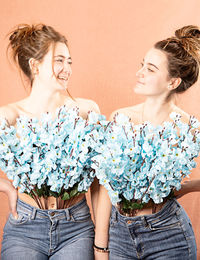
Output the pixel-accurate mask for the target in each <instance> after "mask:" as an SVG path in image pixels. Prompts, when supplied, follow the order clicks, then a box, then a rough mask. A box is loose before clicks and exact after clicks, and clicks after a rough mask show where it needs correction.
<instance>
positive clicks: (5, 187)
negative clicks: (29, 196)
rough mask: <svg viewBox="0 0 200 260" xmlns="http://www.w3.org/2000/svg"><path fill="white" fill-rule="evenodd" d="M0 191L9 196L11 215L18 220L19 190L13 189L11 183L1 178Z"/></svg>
mask: <svg viewBox="0 0 200 260" xmlns="http://www.w3.org/2000/svg"><path fill="white" fill-rule="evenodd" d="M0 191H2V192H5V194H6V195H7V196H8V201H9V207H10V211H11V214H12V215H13V217H14V218H16V219H17V218H18V214H17V189H15V188H14V187H13V185H12V183H11V182H10V181H8V180H6V179H2V178H0Z"/></svg>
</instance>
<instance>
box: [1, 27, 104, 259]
mask: <svg viewBox="0 0 200 260" xmlns="http://www.w3.org/2000/svg"><path fill="white" fill-rule="evenodd" d="M9 41H10V43H9V46H8V51H11V54H12V58H13V59H14V61H15V62H16V63H17V65H18V66H19V69H20V71H21V72H22V75H23V76H24V77H25V78H27V79H28V82H29V83H30V87H31V91H30V95H29V96H28V97H26V98H25V99H23V100H20V101H17V102H15V103H12V104H8V105H6V106H4V107H1V108H0V118H5V119H6V120H7V122H8V124H9V125H10V126H14V127H16V125H17V120H18V118H23V117H27V118H28V119H30V122H33V121H34V120H40V118H41V115H44V114H46V115H47V114H48V113H50V114H51V116H52V119H53V118H55V117H56V115H57V112H56V111H58V110H59V109H60V108H61V107H62V108H63V107H65V109H66V111H68V110H71V109H72V110H73V109H77V108H78V109H79V115H80V117H82V118H83V119H86V118H87V116H88V111H94V112H96V113H99V108H98V106H97V104H96V103H95V102H94V101H91V100H87V99H82V98H74V97H71V95H70V94H69V92H68V88H67V86H68V81H69V78H70V76H71V74H72V69H71V63H72V58H71V56H70V52H69V49H68V43H67V40H66V38H65V36H63V35H62V34H60V33H59V32H57V31H56V30H55V29H54V28H53V27H51V26H47V25H44V24H36V25H27V24H22V25H19V26H17V28H16V29H15V30H14V31H13V32H12V33H10V37H9ZM65 90H66V91H67V92H68V95H67V94H66V95H65V94H64V91H65ZM47 112H48V113H47ZM59 118H60V117H59ZM61 125H62V122H61ZM66 131H67V129H66ZM27 135H28V133H27ZM66 160H67V159H66ZM97 189H98V186H97V185H96V183H95V184H94V183H93V186H92V188H91V191H92V202H93V206H94V207H95V198H96V194H97ZM0 191H2V192H5V193H6V194H7V196H8V199H9V204H10V209H11V214H10V216H9V219H8V221H7V223H6V225H5V227H4V235H3V242H2V252H1V257H2V258H1V259H2V260H11V259H16V260H22V259H26V260H29V259H30V260H32V259H37V260H42V259H52V260H53V259H69V260H70V259H73V260H83V259H85V260H86V259H87V260H89V259H91V260H92V259H93V255H94V253H93V240H94V225H93V222H92V220H91V216H90V212H89V208H88V205H87V203H86V199H85V195H84V194H83V193H80V194H79V195H78V196H76V197H74V198H73V201H71V202H70V201H69V204H68V206H67V205H66V204H61V205H64V206H60V207H58V204H57V200H56V198H55V197H48V198H47V201H45V202H44V201H43V200H42V198H41V204H40V205H44V204H45V206H44V208H39V206H38V203H36V201H35V200H34V199H33V198H32V197H30V196H29V195H28V194H27V193H25V192H24V193H20V192H18V190H17V189H15V188H14V186H13V185H12V183H11V182H10V181H8V180H5V179H2V178H0ZM61 203H62V202H61ZM69 205H70V206H69Z"/></svg>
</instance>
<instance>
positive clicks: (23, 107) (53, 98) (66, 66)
mask: <svg viewBox="0 0 200 260" xmlns="http://www.w3.org/2000/svg"><path fill="white" fill-rule="evenodd" d="M29 65H30V68H31V71H32V73H33V75H34V80H33V84H32V89H31V93H30V95H29V96H28V97H27V98H25V99H23V100H20V101H18V102H16V103H12V104H8V105H6V106H4V107H1V108H0V117H1V118H6V119H7V120H8V122H9V124H11V125H14V126H15V124H16V119H17V118H18V117H19V116H20V115H26V116H28V117H30V118H33V117H36V118H40V115H41V114H42V113H45V112H50V113H52V115H53V116H54V115H55V111H56V109H57V108H58V107H61V106H63V105H65V106H66V108H67V109H70V108H73V107H78V108H79V111H80V116H81V117H83V118H86V117H87V113H88V111H91V110H92V111H95V112H96V113H100V111H99V107H98V105H97V104H96V103H95V102H94V101H92V100H87V99H82V98H73V99H72V98H71V97H69V96H67V95H64V94H63V92H64V91H65V90H67V85H68V81H69V78H70V75H71V74H72V69H71V57H70V53H69V50H68V48H67V46H66V45H65V44H64V43H61V42H58V43H56V45H55V49H54V52H53V46H52V45H50V47H49V51H48V53H47V54H46V55H45V56H44V58H43V60H42V61H41V62H39V61H37V60H34V59H33V58H31V59H30V60H29ZM91 190H92V202H93V207H94V209H95V208H96V202H97V194H98V183H97V182H94V184H93V186H92V188H91ZM0 191H2V192H5V193H6V194H7V196H8V199H9V204H10V209H11V212H12V214H13V216H15V217H17V212H16V199H17V196H18V197H19V198H20V199H22V200H23V201H25V202H26V203H28V204H30V205H32V206H35V207H37V204H36V202H35V201H34V200H33V199H32V198H31V197H29V196H28V195H26V194H21V193H17V190H16V189H15V188H14V187H13V186H12V184H11V182H10V181H8V180H4V179H2V178H0ZM49 203H51V205H52V204H54V205H56V203H55V198H52V199H51V201H49Z"/></svg>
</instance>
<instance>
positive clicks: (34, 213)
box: [31, 208, 37, 220]
mask: <svg viewBox="0 0 200 260" xmlns="http://www.w3.org/2000/svg"><path fill="white" fill-rule="evenodd" d="M36 212H37V209H36V208H33V211H32V213H31V220H32V219H35V216H36Z"/></svg>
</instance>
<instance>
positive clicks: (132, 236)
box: [94, 26, 200, 260]
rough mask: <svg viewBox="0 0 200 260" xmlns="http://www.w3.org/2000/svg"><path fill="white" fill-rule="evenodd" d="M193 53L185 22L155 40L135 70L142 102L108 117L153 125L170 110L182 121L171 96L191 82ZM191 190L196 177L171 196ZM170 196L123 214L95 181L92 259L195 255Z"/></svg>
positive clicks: (191, 31)
mask: <svg viewBox="0 0 200 260" xmlns="http://www.w3.org/2000/svg"><path fill="white" fill-rule="evenodd" d="M199 53H200V30H199V28H198V27H196V26H185V27H183V28H181V29H179V30H177V31H176V32H175V36H173V37H171V38H168V39H165V40H162V41H159V42H157V43H156V44H155V45H154V46H153V48H151V49H150V50H149V51H148V52H147V54H146V55H145V57H144V59H143V61H142V63H141V69H140V70H139V71H138V72H137V74H136V76H137V83H136V86H135V88H134V92H135V93H136V94H141V95H144V96H145V97H146V100H145V102H144V103H142V104H139V105H136V106H132V107H126V108H122V109H119V110H117V111H115V112H113V113H112V115H111V120H113V118H115V115H116V114H124V115H126V116H128V117H129V118H131V121H132V122H133V123H134V124H136V125H137V124H141V123H143V122H145V121H149V122H150V123H151V124H152V125H153V126H158V125H162V124H163V123H164V122H165V121H172V119H171V118H170V117H169V115H170V114H171V113H172V112H175V113H177V114H179V115H181V116H182V119H181V120H182V121H184V122H186V123H188V121H189V115H188V114H187V113H186V112H184V111H183V110H182V109H180V108H179V107H177V106H176V105H175V103H174V96H175V94H179V93H183V92H185V91H186V90H187V89H189V88H190V87H191V86H192V85H193V84H194V83H195V82H197V79H198V75H199ZM195 191H200V181H199V180H195V181H188V182H184V183H182V185H181V190H179V191H175V197H181V196H183V195H184V194H186V193H189V192H195ZM175 197H173V198H172V197H167V198H165V199H164V202H163V203H160V204H155V203H154V201H153V200H152V199H151V200H150V201H149V203H147V204H146V205H144V206H143V208H141V209H139V208H138V209H137V210H132V211H133V212H132V211H131V212H130V213H125V212H124V211H123V210H121V207H120V205H119V204H118V205H112V204H111V202H110V198H109V195H108V192H107V189H106V188H105V187H104V186H101V185H100V192H99V200H98V208H97V218H96V235H95V245H94V249H95V259H96V260H105V259H107V260H108V259H110V260H127V259H146V260H147V259H149V260H150V259H152V260H155V259H156V260H161V259H162V260H168V259H177V260H180V259H181V260H189V259H193V260H194V259H196V258H197V253H196V250H197V249H196V242H195V236H194V232H193V230H192V226H191V222H190V220H189V218H188V216H187V214H186V213H185V211H184V209H183V208H182V207H181V205H180V204H179V203H178V202H177V200H176V199H175ZM120 203H121V202H120ZM101 216H104V218H103V219H102V217H101ZM109 219H110V220H109Z"/></svg>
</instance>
